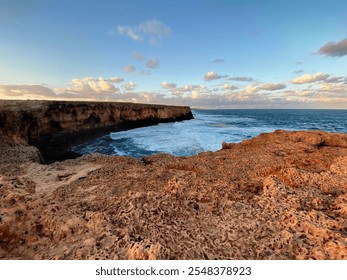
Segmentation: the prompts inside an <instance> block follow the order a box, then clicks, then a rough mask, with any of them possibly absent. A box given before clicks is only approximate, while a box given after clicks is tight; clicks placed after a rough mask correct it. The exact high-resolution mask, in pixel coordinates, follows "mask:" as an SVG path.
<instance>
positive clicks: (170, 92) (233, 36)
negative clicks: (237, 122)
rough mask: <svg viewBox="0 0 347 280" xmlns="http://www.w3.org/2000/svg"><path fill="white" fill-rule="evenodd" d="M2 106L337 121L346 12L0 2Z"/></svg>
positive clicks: (217, 4) (296, 4) (338, 0)
mask: <svg viewBox="0 0 347 280" xmlns="http://www.w3.org/2000/svg"><path fill="white" fill-rule="evenodd" d="M0 99H61V100H98V101H121V102H140V103H156V104H158V103H159V104H172V105H189V106H191V107H193V108H211V109H214V108H264V109H266V108H290V109H294V108H308V109H320V108H328V109H347V1H345V0H330V1H318V0H316V1H311V0H306V1H304V0H301V1H297V0H281V1H275V0H273V1H271V0H263V1H262V0H199V1H198V0H196V1H194V0H185V1H182V0H176V1H166V0H162V1H153V0H146V1H143V0H137V1H132V0H127V1H112V0H74V1H72V0H59V1H57V0H56V1H53V0H0Z"/></svg>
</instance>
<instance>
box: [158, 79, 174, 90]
mask: <svg viewBox="0 0 347 280" xmlns="http://www.w3.org/2000/svg"><path fill="white" fill-rule="evenodd" d="M161 86H162V87H163V88H165V89H174V88H176V87H177V85H176V84H175V83H168V82H166V81H164V82H162V83H161Z"/></svg>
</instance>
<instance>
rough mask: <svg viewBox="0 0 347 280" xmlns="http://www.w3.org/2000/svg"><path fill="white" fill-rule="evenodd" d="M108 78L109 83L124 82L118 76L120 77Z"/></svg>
mask: <svg viewBox="0 0 347 280" xmlns="http://www.w3.org/2000/svg"><path fill="white" fill-rule="evenodd" d="M109 80H110V82H111V83H121V82H124V79H123V78H120V77H111V78H110V79H109Z"/></svg>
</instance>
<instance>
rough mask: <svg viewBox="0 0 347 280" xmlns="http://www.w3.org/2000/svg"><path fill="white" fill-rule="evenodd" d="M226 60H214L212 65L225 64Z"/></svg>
mask: <svg viewBox="0 0 347 280" xmlns="http://www.w3.org/2000/svg"><path fill="white" fill-rule="evenodd" d="M224 62H225V59H223V58H217V59H215V60H212V61H211V63H215V64H220V63H224Z"/></svg>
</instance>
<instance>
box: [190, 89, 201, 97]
mask: <svg viewBox="0 0 347 280" xmlns="http://www.w3.org/2000/svg"><path fill="white" fill-rule="evenodd" d="M199 95H200V94H199V91H197V90H193V91H192V99H198V98H199Z"/></svg>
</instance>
